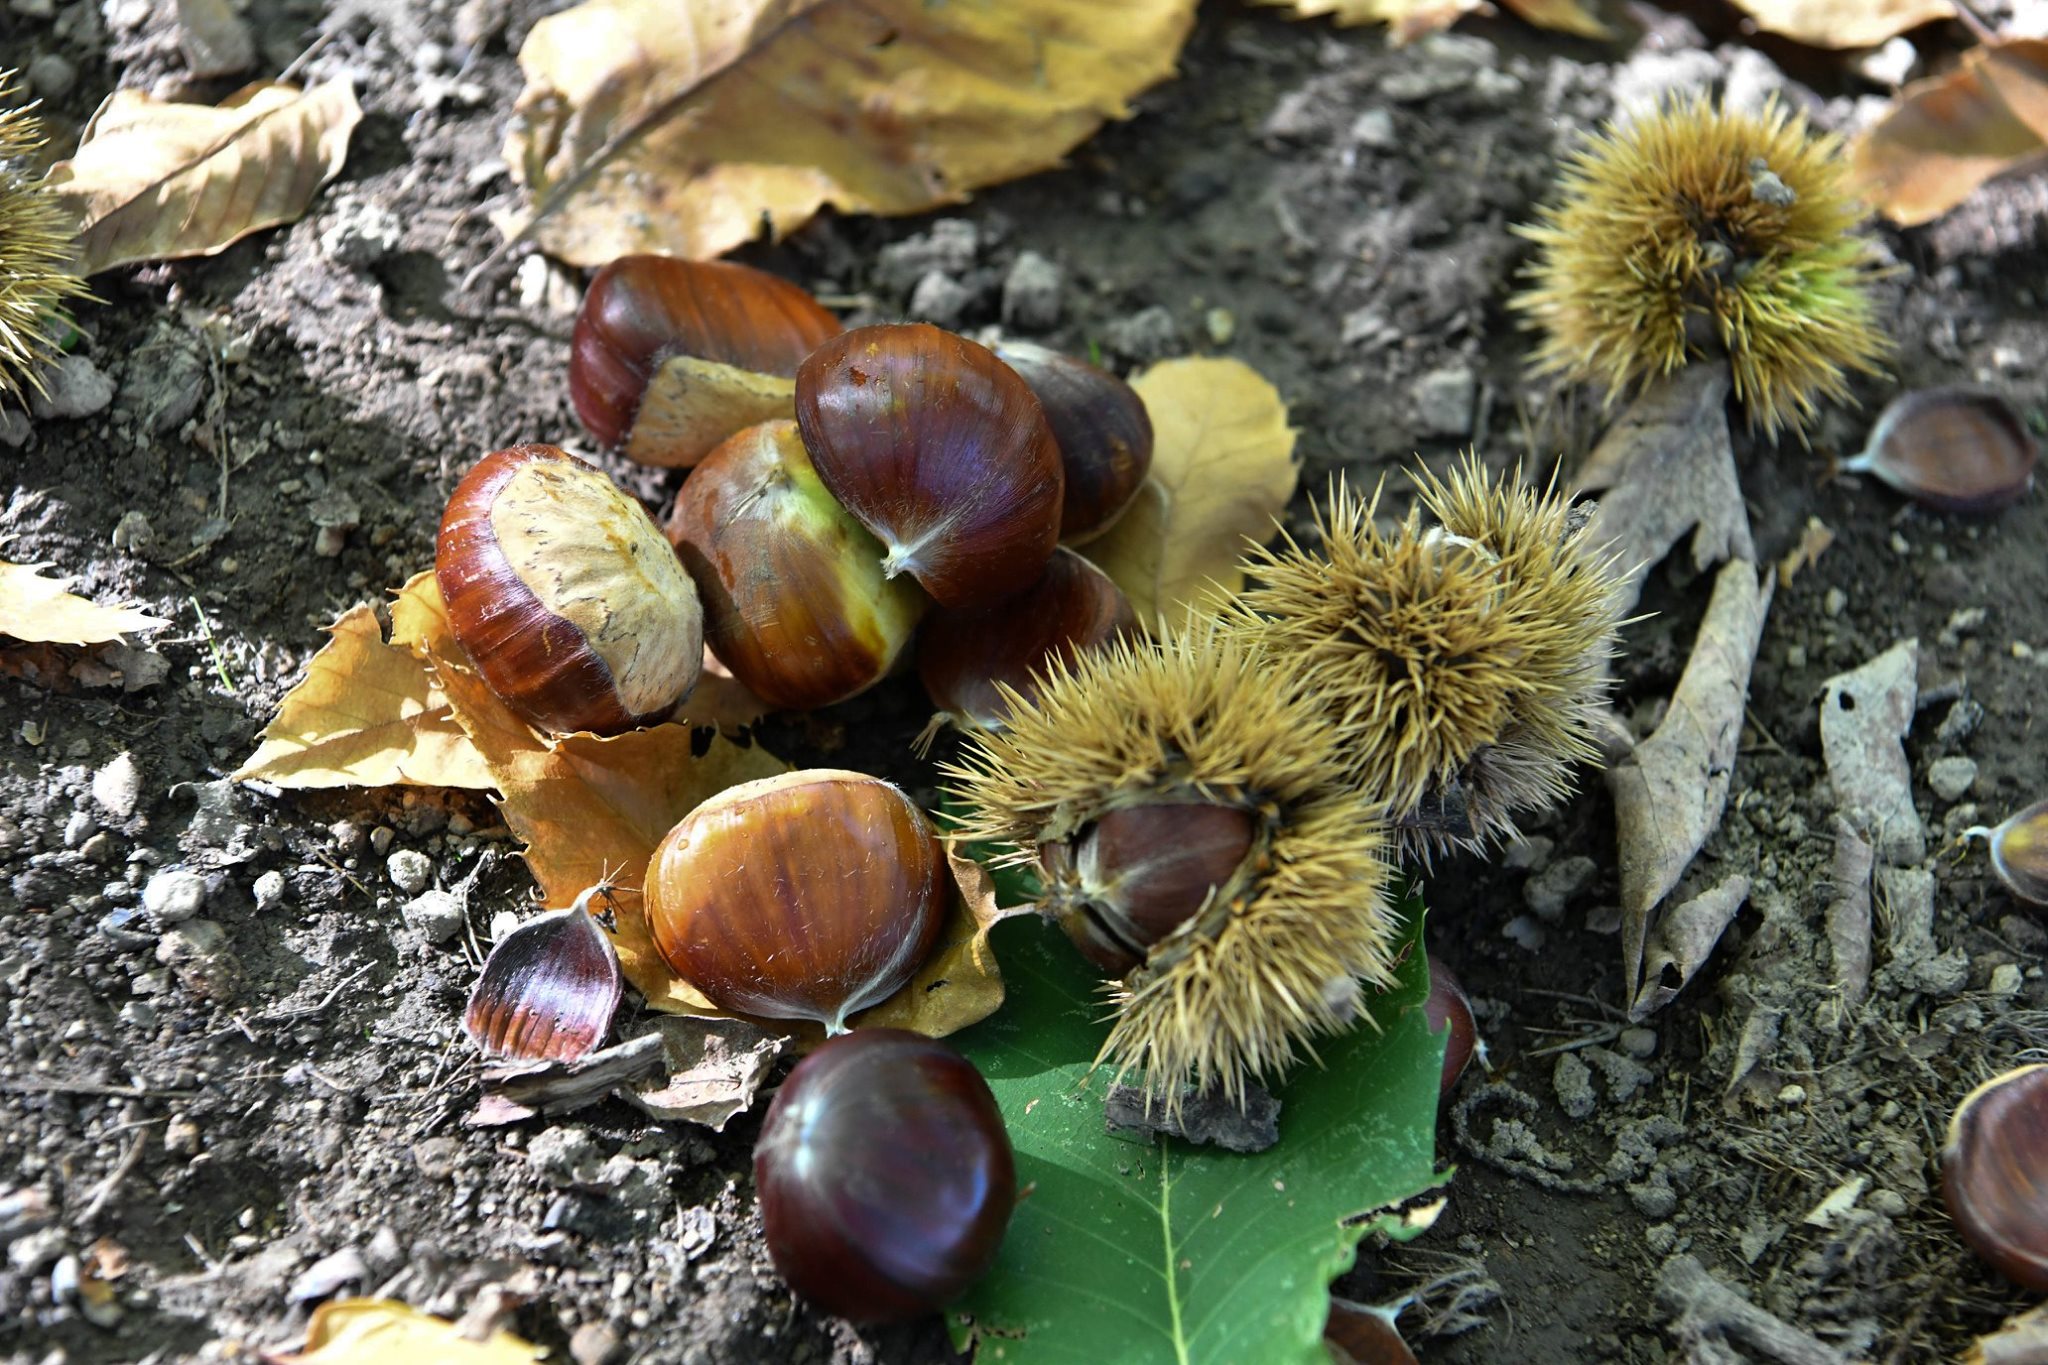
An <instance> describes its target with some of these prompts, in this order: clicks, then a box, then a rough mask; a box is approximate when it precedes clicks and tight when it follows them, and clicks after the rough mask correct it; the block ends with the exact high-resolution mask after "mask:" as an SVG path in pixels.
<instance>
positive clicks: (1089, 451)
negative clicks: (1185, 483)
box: [995, 341, 1152, 545]
mask: <svg viewBox="0 0 2048 1365" xmlns="http://www.w3.org/2000/svg"><path fill="white" fill-rule="evenodd" d="M995 352H996V355H997V357H998V358H999V359H1001V360H1002V361H1003V363H1004V364H1006V365H1008V366H1009V367H1010V368H1011V369H1013V370H1015V371H1016V372H1017V374H1018V376H1019V377H1020V378H1022V379H1023V381H1024V382H1025V383H1026V384H1029V385H1030V386H1031V392H1033V393H1035V394H1037V395H1038V401H1039V403H1040V405H1041V406H1043V407H1044V408H1045V421H1046V425H1048V426H1050V427H1051V428H1052V436H1053V440H1054V441H1055V442H1057V443H1058V445H1059V448H1060V462H1061V463H1062V464H1063V465H1064V466H1065V469H1066V477H1067V491H1066V497H1065V498H1064V500H1063V501H1062V503H1061V505H1060V539H1061V540H1063V541H1065V542H1066V543H1067V544H1069V545H1079V544H1081V543H1082V542H1083V541H1089V540H1093V539H1094V538H1095V537H1097V536H1099V535H1101V534H1102V533H1103V532H1104V531H1107V530H1108V529H1109V528H1110V527H1111V526H1112V525H1114V524H1115V523H1116V519H1117V518H1118V517H1120V516H1122V515H1123V514H1124V509H1126V508H1128V507H1129V506H1130V505H1131V500H1132V499H1133V498H1135V497H1137V496H1138V489H1139V488H1141V487H1142V486H1143V485H1144V482H1145V476H1146V475H1147V474H1150V473H1151V472H1152V417H1151V415H1150V414H1149V413H1147V412H1146V411H1145V401H1144V400H1143V399H1142V398H1140V397H1138V391H1137V390H1136V389H1134V388H1132V387H1131V386H1130V385H1129V384H1126V383H1124V381H1123V380H1121V379H1118V378H1117V377H1116V376H1115V375H1113V374H1111V373H1110V372H1109V371H1108V370H1105V369H1102V368H1101V367H1099V366H1096V365H1090V364H1089V363H1088V362H1087V361H1085V360H1077V359H1076V358H1074V357H1073V356H1070V355H1063V354H1061V353H1060V352H1058V351H1055V350H1051V349H1049V348H1047V347H1044V346H1039V345H1036V344H1035V343H1032V342H1029V341H1005V342H1003V343H1001V344H1000V345H998V346H997V347H996V348H995Z"/></svg>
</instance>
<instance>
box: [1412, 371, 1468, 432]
mask: <svg viewBox="0 0 2048 1365" xmlns="http://www.w3.org/2000/svg"><path fill="white" fill-rule="evenodd" d="M1409 393H1410V394H1411V396H1412V397H1413V398H1414V399H1415V416H1416V419H1417V420H1418V421H1420V422H1421V423H1422V428H1423V430H1424V431H1427V432H1429V433H1430V434H1431V435H1434V436H1470V435H1471V434H1472V416H1473V408H1474V407H1475V406H1476V405H1477V403H1478V400H1479V376H1477V375H1475V374H1474V373H1472V368H1471V367H1470V366H1469V365H1447V366H1445V367H1444V368H1442V369H1440V370H1431V371H1430V372H1429V373H1427V374H1425V375H1423V376H1422V377H1421V378H1419V379H1417V380H1416V381H1415V384H1414V386H1413V387H1412V388H1411V389H1410V390H1409Z"/></svg>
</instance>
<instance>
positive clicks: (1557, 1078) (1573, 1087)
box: [1550, 1052, 1598, 1119]
mask: <svg viewBox="0 0 2048 1365" xmlns="http://www.w3.org/2000/svg"><path fill="white" fill-rule="evenodd" d="M1550 1083H1551V1085H1552V1087H1553V1088H1555V1089H1556V1091H1557V1102H1558V1103H1559V1104H1560V1105H1562V1106H1563V1107H1564V1112H1565V1114H1566V1116H1567V1117H1569V1118H1573V1119H1585V1118H1591V1117H1592V1114H1593V1109H1594V1106H1595V1105H1596V1104H1597V1103H1598V1097H1597V1096H1595V1095H1594V1093H1593V1071H1592V1068H1590V1067H1588V1066H1587V1065H1586V1064H1585V1063H1584V1062H1582V1061H1580V1060H1579V1058H1578V1057H1577V1055H1576V1054H1574V1053H1570V1052H1565V1053H1560V1054H1559V1055H1558V1058H1557V1066H1556V1069H1555V1070H1553V1071H1552V1072H1551V1076H1550Z"/></svg>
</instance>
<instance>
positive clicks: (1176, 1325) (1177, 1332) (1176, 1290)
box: [1159, 1142, 1188, 1365]
mask: <svg viewBox="0 0 2048 1365" xmlns="http://www.w3.org/2000/svg"><path fill="white" fill-rule="evenodd" d="M1159 1235H1160V1239H1161V1241H1162V1242H1163V1243H1164V1244H1165V1247H1166V1309H1167V1312H1168V1313H1169V1314H1171V1315H1172V1318H1173V1354H1174V1358H1175V1359H1176V1360H1177V1361H1179V1363H1180V1365H1188V1341H1187V1336H1186V1334H1185V1333H1184V1332H1183V1331H1182V1330H1181V1325H1180V1271H1179V1269H1178V1268H1177V1267H1176V1266H1175V1265H1174V1263H1173V1257H1174V1249H1173V1182H1172V1181H1171V1180H1169V1179H1167V1176H1166V1144H1165V1143H1163V1142H1162V1143H1160V1144H1159Z"/></svg>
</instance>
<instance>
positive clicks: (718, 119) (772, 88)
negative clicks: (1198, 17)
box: [500, 0, 1195, 265]
mask: <svg viewBox="0 0 2048 1365" xmlns="http://www.w3.org/2000/svg"><path fill="white" fill-rule="evenodd" d="M1194 9H1195V0H1123V2H1122V3H1118V4H1113V5H1111V4H1103V3H1101V0H953V2H952V3H949V4H944V5H934V4H931V3H929V0H698V3H694V4H689V5H676V4H673V3H670V0H586V3H584V4H581V5H577V6H575V7H574V8H572V9H568V10H565V11H563V12H562V13H560V14H555V15H550V16H549V17H547V18H545V19H542V20H541V21H540V22H539V23H537V24H535V25H534V26H533V29H532V32H531V33H530V34H529V36H528V37H527V40H526V43H525V45H524V46H522V47H521V48H520V51H519V65H520V68H521V69H522V70H523V71H524V72H525V73H526V89H525V90H524V91H523V92H522V93H521V95H520V97H519V104H518V115H519V117H518V118H517V119H516V120H515V123H514V129H515V131H514V132H513V134H512V137H511V139H510V141H509V143H508V145H507V149H506V160H507V161H509V162H510V163H511V164H512V167H513V173H514V175H515V176H517V177H518V178H519V179H521V180H522V181H523V182H524V184H525V185H526V188H527V191H528V193H529V194H530V195H531V197H532V203H531V205H530V206H529V207H528V208H527V209H525V210H523V211H522V212H521V213H520V214H519V215H518V216H517V217H514V218H510V219H507V220H505V221H503V222H501V224H500V226H501V227H503V228H505V230H506V231H507V232H508V233H513V234H516V235H521V236H531V237H532V238H534V239H535V240H537V241H538V242H539V243H540V244H541V246H542V247H543V248H544V249H545V250H547V251H548V252H549V253H550V254H551V255H554V256H557V257H560V258H561V259H563V260H567V261H571V262H574V263H576V264H579V265H598V264H602V263H603V262H606V261H610V260H613V259H615V258H617V257H620V256H626V255H631V254H633V253H635V252H662V253H666V254H668V255H676V256H689V257H694V258H698V259H703V258H706V257H711V256H716V255H718V254H720V253H721V252H724V251H727V250H729V249H731V248H732V247H734V246H737V245H739V244H740V243H742V242H746V241H750V240H752V239H753V238H754V237H756V236H758V235H759V233H760V231H761V229H762V226H763V225H764V224H765V225H766V226H767V228H768V230H769V231H770V232H771V233H772V234H773V235H774V236H777V237H780V236H782V235H783V234H785V233H787V232H789V231H790V230H791V229H793V228H795V227H797V226H798V225H800V224H801V223H803V222H804V221H805V220H806V219H808V218H809V217H810V216H811V215H812V214H813V213H815V212H816V211H817V210H818V209H819V208H820V207H822V206H824V205H826V204H830V205H832V206H833V207H835V208H838V209H840V210H842V211H845V212H852V213H915V212H919V211H921V210H924V209H928V208H930V207H932V206H933V205H935V204H944V203H950V202H954V201H957V200H960V199H963V198H965V197H966V195H967V193H968V192H969V191H970V190H973V189H975V188H977V187H979V186H982V185H990V184H994V183H996V182H998V181H1002V180H1008V179H1012V178H1014V177H1016V176H1020V175H1026V174H1029V173H1030V172H1032V171H1038V170H1043V169H1046V168H1047V167H1050V166H1054V165H1057V164H1058V163H1059V160H1060V158H1061V157H1062V156H1063V155H1065V153H1066V152H1067V150H1068V149H1069V148H1071V147H1073V146H1074V145H1075V144H1076V143H1078V142H1080V141H1081V140H1082V139H1083V138H1085V137H1087V136H1088V135H1089V134H1090V133H1092V132H1094V131H1095V129H1096V128H1097V127H1098V126H1100V125H1101V123H1102V121H1103V120H1104V119H1108V118H1121V117H1124V116H1125V115H1126V114H1128V113H1129V104H1128V101H1129V99H1130V97H1131V96H1132V95H1135V94H1136V93H1137V92H1139V91H1141V90H1143V89H1145V88H1146V87H1147V86H1150V85H1152V84H1154V83H1156V82H1158V81H1160V80H1163V79H1165V78H1166V77H1167V76H1169V75H1171V74H1172V73H1173V69H1174V61H1175V58H1176V56H1177V54H1178V53H1179V51H1180V47H1181V44H1182V43H1183V42H1184V41H1185V40H1186V38H1187V35H1188V31H1189V28H1190V27H1191V25H1192V24H1193V21H1194Z"/></svg>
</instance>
